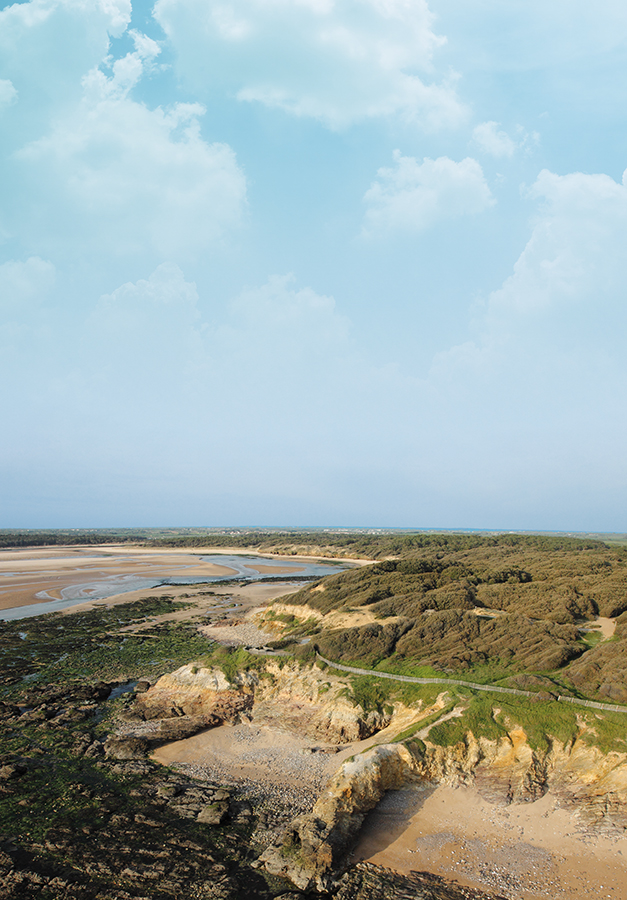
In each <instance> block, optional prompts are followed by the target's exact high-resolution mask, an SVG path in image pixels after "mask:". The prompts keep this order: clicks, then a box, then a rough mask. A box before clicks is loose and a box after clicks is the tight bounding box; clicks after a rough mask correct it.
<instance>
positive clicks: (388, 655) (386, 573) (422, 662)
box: [289, 535, 627, 750]
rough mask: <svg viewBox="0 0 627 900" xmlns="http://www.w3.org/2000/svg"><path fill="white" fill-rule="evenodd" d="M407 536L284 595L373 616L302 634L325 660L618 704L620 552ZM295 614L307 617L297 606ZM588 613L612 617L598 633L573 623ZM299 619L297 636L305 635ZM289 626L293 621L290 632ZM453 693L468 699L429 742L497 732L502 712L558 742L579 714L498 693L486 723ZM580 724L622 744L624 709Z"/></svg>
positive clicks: (624, 571) (622, 650)
mask: <svg viewBox="0 0 627 900" xmlns="http://www.w3.org/2000/svg"><path fill="white" fill-rule="evenodd" d="M418 538H419V540H418V541H416V542H415V543H414V542H413V541H412V539H411V537H405V538H403V540H404V546H403V547H402V548H401V549H400V553H398V554H396V556H397V558H396V559H387V560H385V559H384V560H382V561H381V562H378V563H376V564H375V565H373V566H371V567H370V566H369V567H366V568H362V569H357V570H351V571H348V572H344V573H341V574H338V575H334V576H331V577H329V578H326V579H325V580H324V584H323V585H322V584H311V585H307V586H306V587H304V588H303V589H302V590H301V591H299V592H298V593H297V594H294V595H292V596H290V598H289V603H290V604H294V605H303V606H306V607H309V608H313V609H315V610H317V611H318V612H321V613H323V614H327V613H330V612H332V611H335V610H339V611H342V612H345V613H347V614H349V615H350V613H351V611H362V612H363V611H364V610H367V611H369V612H370V613H372V616H373V621H372V622H371V623H369V624H366V625H361V626H359V627H352V628H348V627H345V628H335V629H331V628H325V626H324V622H322V623H321V624H320V625H319V626H318V629H317V633H316V634H315V637H313V640H314V641H315V642H316V644H317V645H318V646H319V647H320V650H321V652H322V653H323V655H324V656H326V657H328V658H330V659H335V660H338V661H343V662H346V663H349V664H350V663H354V664H356V665H358V666H362V667H366V668H377V669H379V670H381V671H386V672H393V673H399V674H408V675H418V676H430V675H431V676H433V675H436V674H440V675H445V676H454V677H458V678H463V679H468V680H469V681H470V680H472V681H476V682H480V683H486V684H487V683H490V684H497V683H498V684H503V685H510V686H515V687H516V686H517V687H522V688H524V689H528V690H537V691H542V690H543V691H549V692H552V693H558V692H559V693H566V694H568V693H570V694H572V695H574V696H580V697H588V698H591V699H598V700H605V701H614V702H618V703H625V702H627V553H626V552H625V550H624V549H622V548H620V547H613V548H610V547H608V546H606V545H604V544H602V543H601V542H595V541H580V542H579V541H576V540H572V539H564V538H548V537H540V536H537V537H536V536H517V535H505V536H502V537H500V538H499V537H481V536H474V535H460V536H458V538H456V537H455V536H451V535H443V536H437V535H428V536H426V535H420V536H418ZM379 552H380V548H379ZM390 555H391V554H390ZM399 557H400V558H399ZM322 586H323V588H324V589H323V590H321V587H322ZM316 588H317V589H316ZM303 615H304V618H305V619H307V618H308V617H307V614H306V610H304V611H303ZM599 615H600V616H604V617H610V618H616V619H617V624H616V632H615V635H614V637H613V638H611V639H610V640H608V641H602V642H600V641H599V640H598V636H597V635H586V634H585V633H583V632H581V631H580V626H581V625H582V623H583V622H584V621H586V620H590V619H593V618H595V617H596V616H599ZM310 625H311V622H309V627H307V628H306V629H303V633H306V632H309V633H310V634H311V627H310ZM299 634H300V629H299V627H298V625H292V637H293V638H294V639H296V640H298V637H299ZM457 695H463V696H462V699H465V701H467V702H468V712H467V715H466V716H465V718H464V719H463V720H453V721H452V722H450V723H446V724H445V725H442V726H441V727H438V728H437V729H435V730H434V732H433V738H434V739H435V740H437V741H438V742H441V743H449V742H451V741H452V740H454V739H457V738H458V737H459V735H460V734H462V733H463V731H464V728H467V727H469V726H470V725H472V726H473V727H474V728H475V729H478V730H479V732H480V733H484V734H486V736H488V735H490V736H496V734H497V733H501V732H503V731H504V724H503V723H504V721H505V720H507V719H508V718H509V719H514V720H515V721H518V722H520V723H521V724H524V726H525V729H526V730H527V732H528V734H529V735H530V739H531V740H532V742H533V743H534V744H535V745H537V746H541V745H543V743H545V739H546V734H547V733H549V732H550V733H551V734H552V735H553V736H555V737H560V739H563V740H566V739H568V738H570V737H572V736H574V734H576V733H577V729H578V726H577V721H578V716H579V720H580V721H581V718H582V714H581V710H574V709H569V708H566V707H565V706H563V705H560V704H557V703H550V702H548V703H546V702H545V703H538V702H534V701H524V700H518V699H511V700H509V699H508V700H507V701H506V702H502V701H501V699H500V698H499V707H501V708H502V710H503V712H502V714H501V718H500V719H499V718H498V717H497V719H496V720H495V718H494V717H493V715H492V705H493V701H494V698H490V697H487V698H486V697H480V696H476V695H473V694H472V692H469V691H467V690H465V689H463V690H462V691H461V692H460V691H457ZM586 717H588V718H590V715H589V714H588V713H586V714H585V716H584V717H583V718H584V719H585V718H586ZM590 724H591V725H594V732H590V734H589V735H588V737H589V739H591V740H594V741H595V742H596V743H597V744H598V745H599V746H601V747H603V748H604V749H608V748H609V747H610V746H612V747H614V748H615V749H622V750H625V749H626V748H627V745H625V742H624V741H623V740H622V738H623V735H624V729H625V721H624V717H623V718H621V717H620V715H611V714H605V713H604V714H603V716H602V717H601V719H599V717H598V716H596V717H595V718H594V722H593V721H592V718H591V722H590Z"/></svg>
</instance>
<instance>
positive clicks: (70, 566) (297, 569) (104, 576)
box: [0, 544, 304, 610]
mask: <svg viewBox="0 0 627 900" xmlns="http://www.w3.org/2000/svg"><path fill="white" fill-rule="evenodd" d="M206 554H210V555H212V556H213V555H218V556H220V555H233V554H232V553H231V552H230V551H229V553H227V551H226V550H225V549H224V548H221V549H220V550H219V551H217V552H216V553H215V554H214V550H213V548H207V549H206V550H205V549H203V548H193V550H188V549H185V550H181V549H170V548H168V549H164V550H162V549H153V548H147V547H129V546H127V545H124V546H120V545H111V544H106V545H97V546H94V547H73V546H72V547H50V548H48V547H37V548H28V549H19V550H2V551H1V552H0V610H5V609H14V608H18V607H22V606H30V605H31V604H41V603H48V602H49V601H51V600H62V599H83V598H84V599H85V601H86V602H87V601H88V600H89V594H90V593H93V594H98V593H99V590H100V597H97V598H95V601H94V602H102V596H101V595H102V593H103V592H105V591H107V590H109V589H110V587H111V584H112V581H114V580H115V579H119V580H120V582H122V580H123V579H125V578H128V577H129V576H134V577H137V578H145V579H147V580H148V579H151V580H156V579H160V578H164V579H165V578H181V579H182V578H187V577H190V578H207V580H211V579H214V578H229V577H234V578H237V577H238V572H237V570H236V569H234V568H232V567H231V566H229V565H222V564H218V563H216V562H208V561H205V560H203V559H202V558H201V557H202V556H203V555H206ZM235 555H238V556H244V555H246V556H248V555H249V554H248V553H246V554H242V552H241V548H239V552H237V550H236V554H235ZM250 556H253V557H254V556H258V557H259V558H260V559H263V558H264V557H263V556H262V555H261V554H257V553H254V552H251V554H250ZM273 558H274V559H284V561H285V564H284V565H278V566H274V565H264V564H263V563H262V562H260V563H259V564H258V565H257V564H250V565H249V568H251V569H253V570H254V571H257V572H258V573H259V575H261V576H264V575H291V574H294V575H297V574H299V573H301V572H302V571H303V569H304V567H303V566H302V565H299V561H300V560H298V559H296V558H294V557H288V558H282V557H277V556H274V557H273ZM113 586H115V585H113ZM120 587H122V583H121V584H120ZM186 587H187V589H188V590H189V589H190V588H191V587H193V585H189V586H186ZM72 588H75V594H76V593H77V594H78V596H75V597H71V596H70V597H68V594H69V593H70V591H71V589H72ZM103 589H104V590H103ZM147 591H150V593H151V594H157V595H158V594H159V593H160V591H159V589H158V588H153V587H146V586H144V587H143V588H139V589H138V590H137V591H120V593H119V594H114V595H111V596H110V597H106V598H105V599H106V601H112V600H117V598H118V597H123V598H125V599H126V600H130V599H135V598H136V596H137V595H141V596H146V592H147ZM166 593H169V594H173V593H176V592H175V591H174V586H173V585H166ZM275 596H276V595H275ZM78 605H79V604H76V603H73V604H72V607H71V608H72V609H76V608H77V607H78ZM80 605H81V606H82V605H83V604H80Z"/></svg>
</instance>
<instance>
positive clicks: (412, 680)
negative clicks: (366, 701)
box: [316, 653, 627, 713]
mask: <svg viewBox="0 0 627 900" xmlns="http://www.w3.org/2000/svg"><path fill="white" fill-rule="evenodd" d="M316 656H317V657H318V659H320V660H322V662H324V663H326V664H327V665H328V666H331V668H333V669H339V670H340V671H342V672H351V673H352V674H354V675H370V676H371V677H373V676H374V677H375V678H389V679H390V680H391V681H405V682H408V683H409V684H457V685H461V687H467V688H471V689H472V690H473V691H485V692H486V693H489V694H491V693H497V694H514V695H515V696H518V697H535V698H536V699H537V696H538V695H537V694H536V693H534V692H533V691H519V690H517V688H507V687H501V686H500V685H497V684H476V683H475V682H473V681H458V680H457V679H456V678H416V677H414V676H413V675H391V674H390V673H389V672H377V671H375V670H374V669H357V668H355V667H354V666H344V665H341V664H340V663H336V662H333V661H332V660H330V659H325V658H324V656H321V655H320V654H319V653H317V654H316ZM555 699H556V700H557V701H558V702H559V703H574V704H575V705H576V706H587V707H590V708H592V709H602V710H605V711H606V712H619V713H627V706H617V705H615V704H613V703H597V702H596V701H595V700H580V699H579V698H578V697H564V696H563V695H562V694H557V695H556V697H555ZM546 702H548V701H546Z"/></svg>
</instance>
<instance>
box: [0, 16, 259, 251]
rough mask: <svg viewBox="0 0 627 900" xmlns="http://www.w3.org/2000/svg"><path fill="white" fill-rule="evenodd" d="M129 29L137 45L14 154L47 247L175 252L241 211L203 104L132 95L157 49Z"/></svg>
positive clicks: (232, 174) (240, 192)
mask: <svg viewBox="0 0 627 900" xmlns="http://www.w3.org/2000/svg"><path fill="white" fill-rule="evenodd" d="M134 38H135V43H136V46H137V48H138V49H137V50H135V52H133V53H129V54H127V55H126V56H125V57H124V58H122V59H118V60H115V61H112V62H111V72H110V74H108V75H107V74H106V73H105V72H103V71H101V70H100V69H99V68H97V67H95V68H93V69H91V70H90V72H89V73H88V74H87V75H86V76H85V78H84V80H83V97H82V100H81V101H80V102H79V103H78V105H77V106H76V107H75V108H74V109H71V110H70V111H69V112H67V113H66V114H65V115H63V116H60V117H59V118H57V120H56V121H55V123H54V126H53V128H52V130H51V132H50V133H48V134H47V135H46V136H45V137H42V138H40V139H38V140H36V141H33V142H31V143H30V144H29V145H27V146H26V147H25V148H23V149H22V150H21V151H20V152H19V153H18V154H16V156H17V158H18V160H19V161H20V163H21V164H22V174H23V177H24V179H25V181H27V182H28V184H29V185H30V186H31V189H32V188H33V187H34V188H35V190H34V191H33V194H34V196H33V197H32V199H31V202H32V204H33V205H35V206H36V207H37V208H38V210H37V216H36V219H37V221H38V223H39V227H40V228H41V231H40V233H39V234H38V235H37V237H38V239H39V240H40V242H42V243H43V245H44V246H47V245H48V244H50V245H53V246H54V247H55V248H56V249H59V250H64V248H67V246H68V245H69V243H70V242H74V244H73V246H74V249H76V248H77V247H79V246H80V247H82V248H83V249H85V250H86V249H88V248H89V246H90V245H91V247H92V249H93V250H95V251H97V252H98V253H102V252H114V253H116V254H117V255H128V254H137V253H140V252H156V253H158V254H162V258H163V255H165V256H166V257H169V258H178V257H185V256H188V255H194V254H197V253H198V252H199V251H200V250H202V249H204V248H206V246H207V245H208V244H209V243H210V242H212V241H215V240H216V239H217V238H219V237H220V236H221V235H223V234H224V233H225V231H227V230H228V229H230V228H232V227H233V226H235V225H237V224H238V223H239V222H240V220H241V216H242V213H243V209H244V206H245V195H246V181H245V178H244V175H243V173H242V172H241V170H240V168H239V167H238V165H237V161H236V159H235V155H234V153H233V151H232V150H231V148H230V147H228V146H227V145H225V144H219V143H215V144H208V143H207V142H206V141H204V140H203V138H202V137H201V134H200V125H199V117H200V116H202V115H203V114H204V112H205V110H204V108H203V107H202V106H201V105H200V104H197V103H191V104H190V103H177V104H175V105H174V106H173V107H171V108H170V109H169V110H163V109H161V108H159V107H158V108H157V109H154V110H151V109H148V108H147V107H146V106H145V105H144V104H142V103H138V102H136V101H135V100H133V99H132V97H131V92H132V90H133V88H134V87H135V86H136V85H137V83H138V81H139V80H140V78H141V77H142V75H143V73H144V71H145V69H146V67H147V66H150V65H152V60H153V59H154V58H155V56H156V54H157V53H158V52H159V48H158V46H157V45H156V44H155V42H154V41H151V40H150V39H147V38H145V37H144V36H143V35H138V34H134ZM31 227H32V224H31ZM33 231H34V228H33ZM105 248H106V250H105Z"/></svg>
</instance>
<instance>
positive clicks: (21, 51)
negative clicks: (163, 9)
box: [0, 0, 131, 118]
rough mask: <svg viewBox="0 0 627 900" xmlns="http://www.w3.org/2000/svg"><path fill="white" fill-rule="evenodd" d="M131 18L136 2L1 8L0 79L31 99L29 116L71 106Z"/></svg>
mask: <svg viewBox="0 0 627 900" xmlns="http://www.w3.org/2000/svg"><path fill="white" fill-rule="evenodd" d="M130 18H131V3H130V0H30V2H27V3H14V4H12V5H10V6H6V7H5V8H4V9H2V10H0V77H5V78H10V79H11V81H12V82H13V84H14V86H15V88H16V89H17V90H18V92H19V93H20V96H22V95H24V96H25V97H26V98H27V99H28V101H29V108H28V112H29V116H30V117H31V118H32V117H33V114H34V112H35V111H36V110H37V109H38V108H45V107H46V104H47V103H48V102H50V101H51V100H56V101H58V102H62V103H63V102H67V101H68V100H69V99H70V98H71V97H72V95H73V94H75V92H76V91H77V89H78V90H80V77H81V76H82V75H83V74H84V73H85V72H86V71H87V70H88V69H89V68H90V67H91V66H94V65H97V64H98V63H100V61H101V60H102V59H103V57H104V56H105V54H106V53H107V50H108V46H109V37H110V36H111V35H112V36H115V37H119V36H120V35H121V34H122V33H123V32H124V30H125V29H126V27H127V25H128V23H129V21H130Z"/></svg>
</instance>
